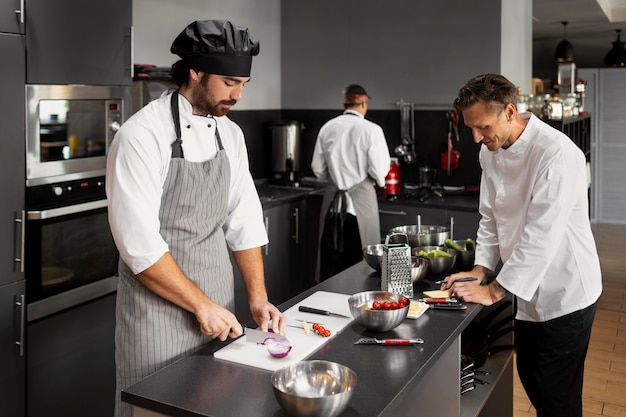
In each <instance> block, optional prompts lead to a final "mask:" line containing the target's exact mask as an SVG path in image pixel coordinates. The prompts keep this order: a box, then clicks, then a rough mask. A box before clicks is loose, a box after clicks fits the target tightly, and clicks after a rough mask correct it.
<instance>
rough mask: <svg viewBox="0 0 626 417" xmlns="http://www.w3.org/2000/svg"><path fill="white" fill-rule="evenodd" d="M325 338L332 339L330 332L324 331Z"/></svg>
mask: <svg viewBox="0 0 626 417" xmlns="http://www.w3.org/2000/svg"><path fill="white" fill-rule="evenodd" d="M324 337H330V330H328V329H324Z"/></svg>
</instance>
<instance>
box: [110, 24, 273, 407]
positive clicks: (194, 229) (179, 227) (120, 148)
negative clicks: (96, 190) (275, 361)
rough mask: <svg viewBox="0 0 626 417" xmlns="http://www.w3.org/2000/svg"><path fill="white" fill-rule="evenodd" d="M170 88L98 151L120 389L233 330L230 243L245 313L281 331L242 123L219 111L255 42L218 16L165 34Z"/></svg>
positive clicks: (237, 95)
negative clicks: (114, 278) (102, 161)
mask: <svg viewBox="0 0 626 417" xmlns="http://www.w3.org/2000/svg"><path fill="white" fill-rule="evenodd" d="M171 52H172V53H174V54H176V55H178V56H179V57H180V58H181V59H180V60H179V61H178V62H176V63H175V64H174V65H173V66H172V76H173V80H174V82H175V83H176V84H177V85H178V90H176V91H170V92H166V93H164V94H163V95H162V96H161V97H160V98H158V99H157V100H155V101H153V102H151V103H149V104H148V105H147V106H145V107H144V108H143V109H141V110H140V111H139V112H137V113H136V114H135V115H134V116H133V117H131V118H130V119H129V120H128V121H127V122H126V123H125V124H124V125H123V126H122V127H121V128H120V130H119V131H118V133H117V134H116V136H115V139H114V141H113V143H112V145H111V149H110V152H109V156H108V161H107V173H106V190H107V198H108V203H109V222H110V225H111V230H112V233H113V237H114V239H115V242H116V244H117V247H118V249H119V252H120V258H121V259H120V264H119V285H118V292H117V311H116V320H117V324H116V331H115V352H116V353H115V356H116V358H115V360H116V368H117V377H116V382H117V388H116V393H117V395H116V416H128V415H130V413H131V410H130V407H129V406H128V405H126V404H122V403H121V401H120V392H121V390H122V389H124V388H125V387H128V386H130V385H132V384H134V383H136V382H137V381H139V380H141V379H143V378H144V377H146V376H147V375H149V374H150V373H153V372H154V371H156V370H158V369H160V368H162V367H164V366H165V365H167V364H169V363H171V362H173V361H175V360H176V359H178V358H180V357H181V356H184V355H187V354H189V353H190V352H192V351H194V350H197V349H198V348H199V347H200V346H202V345H204V344H206V343H208V342H209V341H210V340H212V339H214V338H217V339H219V340H222V341H223V340H226V339H227V338H229V337H231V338H235V337H238V336H240V335H241V334H242V326H241V324H240V323H239V322H238V320H237V318H236V317H235V315H234V314H233V311H234V304H235V302H234V279H233V268H232V265H231V262H230V258H229V254H228V248H230V249H231V250H232V253H233V258H234V260H235V262H236V264H237V266H238V268H239V270H240V272H241V275H242V277H243V281H244V283H245V287H246V290H247V293H248V301H249V307H250V312H251V313H252V317H253V318H254V320H255V321H256V322H257V323H258V324H259V326H260V328H261V329H262V330H267V329H268V327H269V323H270V321H271V323H272V324H271V326H272V329H273V331H274V332H278V333H282V332H283V327H284V316H283V315H282V314H281V313H280V311H279V310H278V309H277V308H276V307H275V306H274V305H272V304H271V303H270V302H269V301H268V296H267V292H266V288H265V282H264V273H263V259H262V255H261V246H263V245H265V244H266V243H267V242H268V239H267V234H266V231H265V227H264V224H263V217H262V208H261V204H260V201H259V197H258V195H257V192H256V189H255V186H254V182H253V180H252V176H251V174H250V171H249V165H248V154H247V149H246V144H245V142H244V136H243V132H242V130H241V129H240V128H239V126H237V125H236V124H235V123H234V122H232V121H231V120H230V119H229V118H228V117H227V116H226V114H227V113H228V111H229V110H230V108H231V107H232V106H233V105H235V104H236V103H237V102H238V101H239V100H240V99H241V96H242V89H243V86H244V85H245V84H246V83H247V82H248V81H249V80H250V69H251V65H252V57H253V56H255V55H257V54H258V53H259V43H258V42H257V41H256V40H254V39H252V38H251V37H250V34H249V31H248V29H246V28H242V27H239V26H235V25H233V24H232V23H230V22H228V21H217V20H207V21H196V22H193V23H191V24H190V25H188V26H187V27H186V28H185V29H184V30H183V31H182V32H181V33H180V34H179V35H178V37H177V38H176V39H175V40H174V42H173V44H172V46H171Z"/></svg>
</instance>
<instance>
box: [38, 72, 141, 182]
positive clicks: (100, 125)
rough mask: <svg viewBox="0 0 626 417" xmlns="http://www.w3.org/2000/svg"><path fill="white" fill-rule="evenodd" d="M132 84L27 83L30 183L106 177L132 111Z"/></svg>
mask: <svg viewBox="0 0 626 417" xmlns="http://www.w3.org/2000/svg"><path fill="white" fill-rule="evenodd" d="M131 107H132V105H131V87H130V86H89V85H34V84H28V85H26V183H27V186H34V185H40V184H48V183H53V182H55V183H58V182H61V181H68V180H75V179H82V178H89V177H96V176H101V175H104V172H105V167H106V155H107V150H108V147H109V145H110V143H111V140H112V139H113V136H114V135H115V132H116V131H117V129H119V127H120V126H121V124H122V123H123V122H124V120H126V119H127V118H128V116H129V115H130V111H131Z"/></svg>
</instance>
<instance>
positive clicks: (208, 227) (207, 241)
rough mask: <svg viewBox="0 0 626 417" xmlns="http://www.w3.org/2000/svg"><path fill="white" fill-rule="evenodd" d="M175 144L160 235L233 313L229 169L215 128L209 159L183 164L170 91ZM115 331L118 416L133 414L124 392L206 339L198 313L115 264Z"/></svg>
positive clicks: (200, 283) (196, 280) (183, 264)
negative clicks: (228, 228) (226, 234)
mask: <svg viewBox="0 0 626 417" xmlns="http://www.w3.org/2000/svg"><path fill="white" fill-rule="evenodd" d="M172 117H173V119H174V126H175V129H176V141H175V142H174V143H172V159H171V162H170V167H169V172H168V175H167V178H166V180H165V183H164V185H163V195H162V197H161V207H160V210H159V220H160V223H161V229H160V233H161V235H162V236H163V238H164V239H165V241H166V242H167V243H168V245H169V249H170V253H171V254H172V256H173V257H174V259H175V260H176V262H177V264H178V266H179V267H180V268H181V269H182V271H183V272H184V273H185V275H186V276H187V277H188V278H189V279H191V280H192V281H193V282H194V284H196V285H197V286H198V287H199V288H200V289H201V290H202V291H203V292H204V293H205V294H206V295H207V296H208V297H209V298H210V299H211V300H213V301H214V302H216V303H217V304H219V305H221V306H224V307H225V308H228V309H229V310H230V311H234V307H235V289H234V280H233V269H232V264H231V263H230V258H229V255H228V249H227V246H226V240H225V238H224V232H223V229H222V226H223V225H224V222H225V221H226V217H227V201H228V188H229V184H230V165H229V162H228V158H227V156H226V152H225V151H224V148H223V146H222V141H221V139H220V136H219V132H218V131H217V127H216V130H215V136H216V140H217V145H218V152H217V155H216V157H215V158H214V159H211V160H208V161H205V162H198V163H196V162H189V161H186V160H185V159H184V156H183V150H182V146H181V143H182V140H181V133H180V119H179V113H178V93H177V92H175V93H173V94H172ZM116 320H117V323H116V329H115V362H116V368H117V375H116V384H117V387H116V404H115V410H116V411H115V415H116V416H118V417H122V416H123V417H127V416H128V417H130V416H131V415H132V407H131V406H130V405H128V404H126V403H122V402H121V398H120V397H121V390H122V389H124V388H126V387H128V386H130V385H133V384H134V383H136V382H138V381H140V380H142V379H143V378H145V377H146V376H148V375H149V374H151V373H153V372H155V371H157V370H158V369H160V368H163V367H164V366H166V365H168V364H170V363H172V362H174V361H175V360H177V359H179V358H180V357H182V356H185V355H187V354H189V353H190V352H192V351H195V350H197V349H198V348H199V347H201V346H203V345H204V344H206V343H208V342H209V341H210V340H211V339H210V337H209V336H206V335H204V334H203V333H202V332H201V331H200V325H199V323H198V321H197V320H196V318H195V316H194V315H193V314H192V313H190V312H188V311H186V310H184V309H182V308H180V307H178V306H176V305H175V304H172V303H171V302H169V301H167V300H165V299H163V298H161V297H159V296H158V295H156V294H155V293H153V292H152V291H150V290H149V289H148V288H146V287H145V286H144V285H143V284H142V283H141V282H140V281H139V280H138V279H137V277H136V276H135V275H134V274H133V273H132V271H131V270H130V268H129V267H128V266H127V265H126V264H125V263H124V262H123V261H120V265H119V285H118V291H117V306H116Z"/></svg>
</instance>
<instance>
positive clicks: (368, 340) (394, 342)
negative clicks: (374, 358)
mask: <svg viewBox="0 0 626 417" xmlns="http://www.w3.org/2000/svg"><path fill="white" fill-rule="evenodd" d="M422 343H424V340H423V339H375V338H373V337H362V338H360V339H359V340H357V341H356V342H354V344H355V345H387V346H408V345H418V344H422Z"/></svg>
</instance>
